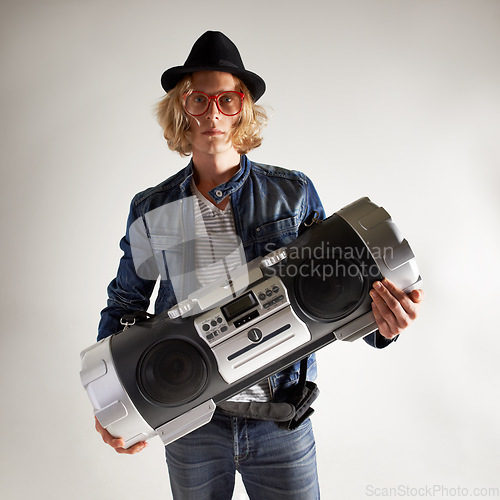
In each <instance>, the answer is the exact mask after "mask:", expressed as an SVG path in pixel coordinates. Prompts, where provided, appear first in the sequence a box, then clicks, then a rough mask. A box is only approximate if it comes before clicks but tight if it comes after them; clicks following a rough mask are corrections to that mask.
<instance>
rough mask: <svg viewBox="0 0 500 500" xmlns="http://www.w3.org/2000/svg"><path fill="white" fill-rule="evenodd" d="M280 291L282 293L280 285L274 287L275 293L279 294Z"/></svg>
mask: <svg viewBox="0 0 500 500" xmlns="http://www.w3.org/2000/svg"><path fill="white" fill-rule="evenodd" d="M279 291H280V288H279V286H278V285H274V286H273V292H274V293H278V292H279Z"/></svg>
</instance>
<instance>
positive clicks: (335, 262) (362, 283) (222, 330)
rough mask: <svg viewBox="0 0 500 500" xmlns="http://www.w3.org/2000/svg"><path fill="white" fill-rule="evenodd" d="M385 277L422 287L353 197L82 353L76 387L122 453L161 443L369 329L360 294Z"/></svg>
mask: <svg viewBox="0 0 500 500" xmlns="http://www.w3.org/2000/svg"><path fill="white" fill-rule="evenodd" d="M384 277H385V278H388V279H389V280H391V281H392V282H393V283H395V284H396V285H397V286H398V287H400V288H402V289H403V290H405V291H407V292H408V291H410V290H412V289H414V288H418V287H419V286H420V284H421V278H420V276H419V273H418V269H417V265H416V261H415V257H414V255H413V252H412V250H411V248H410V246H409V244H408V242H407V241H406V239H404V238H403V237H402V235H401V233H400V231H399V229H398V228H397V227H396V225H395V224H394V223H393V221H392V219H391V217H390V215H389V214H388V213H387V212H386V211H385V210H384V209H383V208H382V207H379V206H377V205H375V204H374V203H372V202H371V201H370V200H369V199H368V198H361V199H360V200H357V201H356V202H354V203H352V204H350V205H348V206H346V207H344V208H343V209H341V210H339V211H338V212H336V213H335V214H333V215H332V216H331V217H329V218H327V219H325V220H324V221H318V223H316V224H313V225H312V226H311V227H310V228H309V229H307V230H306V231H305V232H304V233H303V234H302V235H301V236H300V237H299V238H298V239H297V240H296V241H295V242H293V244H292V245H290V246H288V247H285V248H281V249H279V250H276V251H274V252H272V253H270V254H269V255H266V256H264V257H262V258H259V259H256V260H255V261H252V262H250V263H248V264H245V266H242V268H241V269H239V268H238V269H237V270H236V272H233V273H232V274H231V278H230V279H227V278H224V279H221V280H219V281H217V282H214V283H211V284H210V285H208V286H206V287H204V288H202V289H201V290H199V291H198V292H197V293H196V294H192V295H190V296H189V297H187V298H186V299H185V300H183V301H181V302H179V303H178V304H177V305H176V306H175V307H174V308H172V309H171V310H169V311H167V312H165V313H162V314H160V315H158V316H156V317H154V318H152V319H149V320H146V321H142V322H140V323H137V324H135V325H133V326H131V327H130V328H127V329H125V330H124V331H122V332H120V333H117V334H115V335H112V336H110V337H108V338H105V339H103V340H101V341H100V342H98V343H96V344H94V345H93V346H91V347H89V348H88V349H86V350H84V351H83V352H82V354H81V358H82V370H81V380H82V384H83V386H84V387H85V389H86V391H87V394H88V396H89V398H90V400H91V402H92V405H93V407H94V412H95V415H96V417H97V419H98V420H99V421H100V423H101V424H102V426H103V427H105V428H107V429H108V431H109V432H110V433H111V434H112V435H114V436H119V437H122V438H123V439H124V441H125V446H126V447H130V446H132V445H133V444H135V443H137V442H140V441H144V440H147V439H149V438H151V437H153V436H156V435H159V436H160V437H161V438H162V440H163V442H164V443H165V444H168V443H170V442H172V441H174V440H176V439H178V438H179V437H181V436H183V435H185V434H187V433H189V432H191V431H193V430H195V429H197V428H198V427H200V426H201V425H204V424H206V423H207V422H209V421H210V420H211V418H212V415H213V412H214V411H215V408H216V406H217V404H220V403H222V402H223V401H225V400H227V399H229V398H231V397H233V396H234V395H236V394H238V393H239V392H241V391H242V390H244V389H246V388H248V387H250V386H252V385H254V384H256V383H257V382H259V381H260V380H262V379H265V378H267V377H269V376H271V375H272V374H274V373H276V372H278V371H280V370H282V369H284V368H286V367H287V366H290V365H291V364H293V363H295V362H297V361H299V360H301V359H303V358H304V357H306V356H307V355H309V354H311V353H313V352H315V351H317V350H318V349H320V348H322V347H324V346H326V345H327V344H329V343H331V342H333V341H335V340H348V341H353V340H356V339H358V338H362V337H365V336H366V335H368V334H370V333H373V332H374V331H376V329H377V325H376V323H375V320H374V317H373V314H372V312H371V306H370V304H371V299H370V296H369V291H370V289H371V287H372V284H373V282H374V281H376V280H381V279H383V278H384Z"/></svg>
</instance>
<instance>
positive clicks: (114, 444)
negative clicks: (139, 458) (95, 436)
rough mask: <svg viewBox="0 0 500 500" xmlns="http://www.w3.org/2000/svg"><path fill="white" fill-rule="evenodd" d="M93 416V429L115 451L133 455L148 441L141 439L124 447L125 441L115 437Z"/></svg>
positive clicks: (144, 446)
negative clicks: (128, 446)
mask: <svg viewBox="0 0 500 500" xmlns="http://www.w3.org/2000/svg"><path fill="white" fill-rule="evenodd" d="M94 418H95V430H96V431H97V432H98V433H99V434H100V435H101V437H102V440H103V441H104V442H105V443H106V444H109V446H111V448H114V450H115V451H116V453H125V454H127V455H133V454H134V453H138V452H139V451H141V450H143V449H144V448H146V446H147V445H148V443H147V442H146V441H142V442H140V443H136V444H134V445H133V446H131V447H130V448H124V446H125V441H124V440H123V439H121V438H115V437H114V436H112V435H111V434H110V433H109V432H108V431H107V430H106V429H105V428H104V427H103V426H102V425H101V423H100V422H99V420H97V418H96V417H94Z"/></svg>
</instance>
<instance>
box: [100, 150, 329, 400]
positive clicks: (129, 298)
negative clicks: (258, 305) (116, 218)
mask: <svg viewBox="0 0 500 500" xmlns="http://www.w3.org/2000/svg"><path fill="white" fill-rule="evenodd" d="M240 166H241V168H240V170H239V171H238V172H237V173H236V174H235V175H234V176H233V177H232V178H231V179H230V180H229V181H228V182H226V183H224V184H221V185H220V186H217V187H215V188H214V189H212V190H211V191H210V193H209V194H210V196H211V197H212V199H213V201H214V202H215V203H220V202H221V201H222V200H224V199H225V198H227V197H228V196H229V197H230V199H231V205H232V209H233V213H234V222H235V227H236V233H237V234H238V236H239V237H240V238H241V243H242V246H243V249H244V253H245V258H246V260H247V262H250V261H251V260H253V259H255V258H257V257H260V256H264V255H266V254H268V253H269V252H270V251H272V250H274V249H277V248H280V247H282V246H285V245H288V244H290V243H291V242H292V241H293V240H294V239H295V238H297V236H298V235H299V234H300V232H301V231H302V230H303V229H304V222H305V221H306V220H307V219H308V218H309V217H311V216H312V214H313V212H317V214H318V215H319V218H321V219H323V218H324V216H325V213H324V210H323V206H322V204H321V201H320V199H319V197H318V194H317V192H316V190H315V188H314V186H313V184H312V182H311V181H310V180H309V178H308V177H307V176H306V175H304V174H303V173H301V172H297V171H290V170H286V169H283V168H280V167H274V166H269V165H263V164H259V163H254V162H251V161H250V160H249V159H248V158H247V157H246V156H242V157H241V161H240ZM192 175H193V165H192V162H190V163H189V165H188V166H187V167H186V168H184V169H183V170H181V171H180V172H178V173H177V174H175V175H173V176H172V177H170V178H169V179H167V180H166V181H164V182H162V183H161V184H159V185H158V186H156V187H153V188H150V189H147V190H145V191H143V192H141V193H139V194H137V195H136V196H135V197H134V198H133V200H132V203H131V207H130V215H129V218H128V222H127V232H126V234H125V236H124V237H123V238H122V240H121V242H120V247H121V249H122V250H123V256H122V258H121V260H120V264H119V268H118V273H117V276H116V278H115V279H114V280H113V281H112V282H111V283H110V285H109V287H108V297H109V298H108V304H107V307H106V308H105V309H104V310H103V311H102V313H101V321H100V324H99V334H98V340H100V339H102V338H105V337H107V336H109V335H112V334H114V333H116V332H118V331H120V330H121V329H122V327H121V325H120V318H121V317H122V316H123V315H124V314H125V313H127V312H131V311H137V310H142V311H145V310H147V309H148V307H149V301H150V296H151V294H152V292H153V288H154V286H155V282H156V278H157V277H158V276H159V275H160V276H161V280H160V284H159V289H158V296H157V299H156V302H155V313H157V314H158V313H160V312H162V311H165V310H167V309H169V308H171V307H172V306H174V305H175V304H176V302H178V301H179V297H177V296H176V294H175V293H174V287H173V284H172V280H174V279H175V277H172V276H171V274H172V270H171V269H167V268H166V267H167V266H165V265H164V266H163V269H161V267H162V265H161V255H159V254H158V252H157V251H156V250H157V247H158V242H161V241H168V242H170V243H169V244H170V245H173V244H174V243H175V241H176V240H177V239H179V238H180V235H179V232H180V231H182V230H183V228H182V227H181V226H182V221H180V222H179V221H176V220H170V221H169V220H164V219H165V217H163V220H161V217H160V218H159V217H155V216H154V215H155V214H158V213H160V212H161V209H162V207H165V206H167V205H169V204H173V205H172V206H175V205H176V204H179V203H180V202H181V200H183V199H185V198H187V197H191V196H192V192H191V181H192ZM174 219H175V217H174ZM137 223H139V224H140V225H141V227H143V231H142V234H143V238H144V240H148V241H147V245H148V246H150V248H151V250H150V252H151V257H152V259H149V261H148V259H147V258H144V262H145V263H146V262H148V263H147V265H146V264H145V265H146V269H147V271H145V272H142V271H141V270H140V269H139V270H138V269H137V259H136V263H135V264H134V259H133V255H132V253H133V252H132V248H131V243H130V240H131V237H133V234H132V233H133V232H134V228H135V226H134V224H135V225H137ZM190 226H191V227H192V225H190ZM187 239H188V240H189V238H187ZM172 242H174V243H172ZM179 248H181V247H179ZM187 251H188V252H189V250H187ZM185 256H186V248H185V247H183V250H182V251H181V252H179V257H180V258H182V259H183V260H184V261H185V260H186V259H185ZM134 257H136V256H134ZM151 261H153V262H154V263H155V264H156V265H157V266H158V264H159V266H158V267H156V268H155V273H153V274H152V275H148V274H149V273H150V272H151V271H150V269H151ZM179 262H180V261H179ZM179 266H181V265H180V264H179ZM169 267H172V266H169ZM184 271H185V270H183V272H184ZM176 291H177V288H176ZM307 376H308V377H307V378H308V379H309V380H313V379H314V378H315V377H316V362H315V356H314V355H312V356H310V357H309V363H308V372H307ZM298 377H299V363H297V364H296V365H294V366H292V367H289V368H287V369H286V370H284V371H282V372H280V373H278V374H276V375H273V376H272V377H271V379H270V385H271V390H272V392H273V393H275V391H276V390H277V389H280V392H281V389H286V388H287V387H288V386H291V385H293V384H295V383H296V382H297V380H298Z"/></svg>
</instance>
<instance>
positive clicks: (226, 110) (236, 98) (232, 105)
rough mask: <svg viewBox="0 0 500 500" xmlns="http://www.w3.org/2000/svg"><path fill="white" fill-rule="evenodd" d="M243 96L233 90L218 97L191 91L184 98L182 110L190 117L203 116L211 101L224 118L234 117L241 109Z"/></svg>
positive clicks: (199, 91)
mask: <svg viewBox="0 0 500 500" xmlns="http://www.w3.org/2000/svg"><path fill="white" fill-rule="evenodd" d="M244 98H245V95H244V94H242V93H241V92H236V91H235V90H229V91H227V92H221V93H220V94H218V95H208V94H205V92H202V91H201V90H193V91H192V92H190V93H189V94H186V95H185V96H184V108H185V109H186V112H187V113H189V114H190V115H191V116H201V115H204V114H205V113H206V112H207V111H208V108H209V107H210V101H212V99H213V100H214V101H215V104H216V105H217V109H218V110H219V111H220V112H221V113H222V114H223V115H226V116H235V115H237V114H238V113H239V112H240V111H241V109H242V108H243V99H244Z"/></svg>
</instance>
